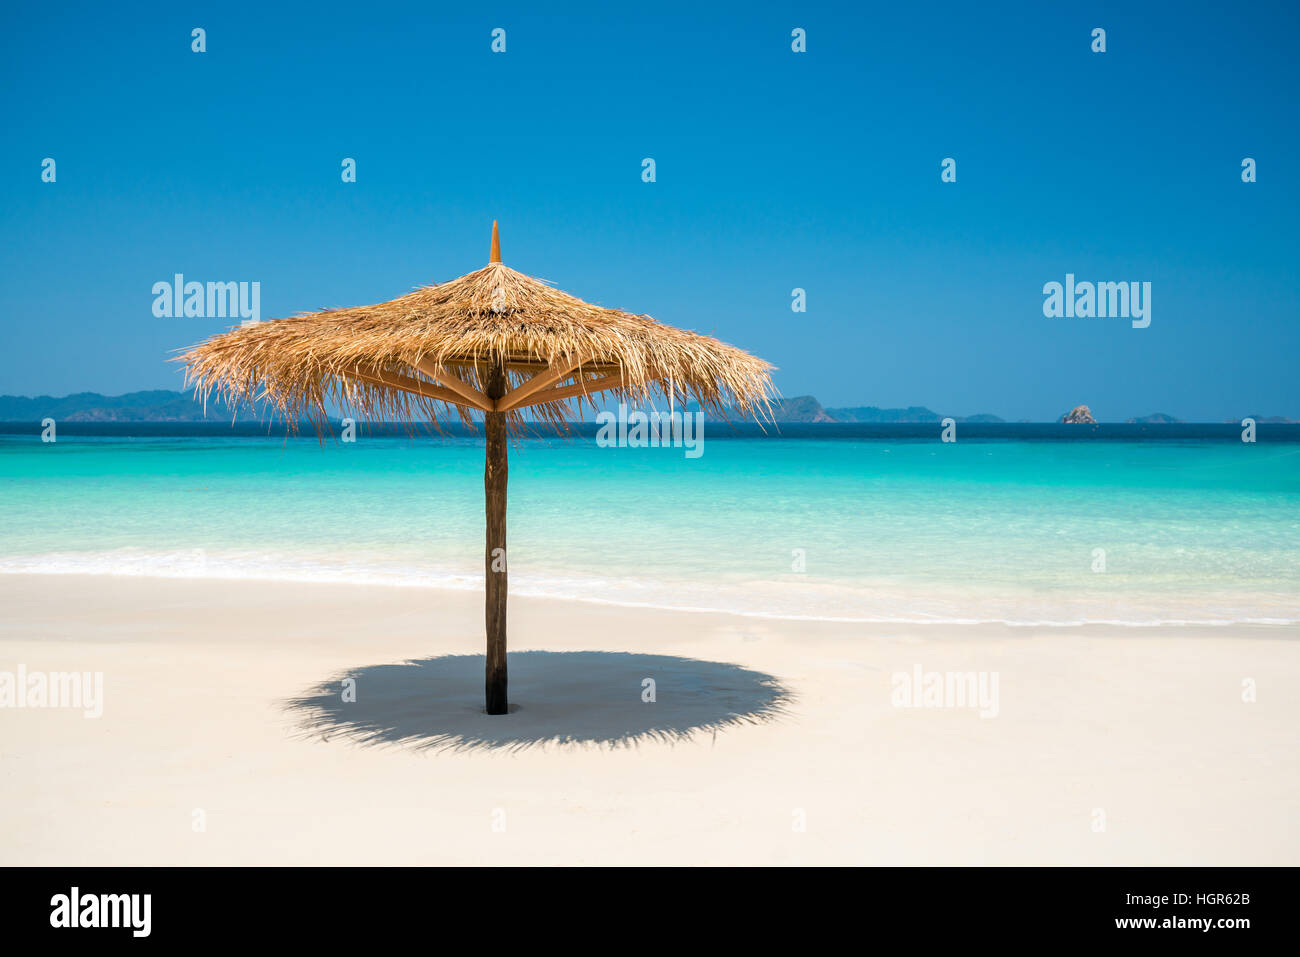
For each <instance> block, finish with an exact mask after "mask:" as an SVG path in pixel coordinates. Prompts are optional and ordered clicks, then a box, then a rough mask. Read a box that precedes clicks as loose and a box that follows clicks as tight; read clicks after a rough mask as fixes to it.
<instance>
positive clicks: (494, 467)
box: [483, 366, 510, 714]
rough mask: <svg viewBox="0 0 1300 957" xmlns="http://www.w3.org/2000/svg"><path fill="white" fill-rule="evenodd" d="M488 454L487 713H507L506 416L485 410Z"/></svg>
mask: <svg viewBox="0 0 1300 957" xmlns="http://www.w3.org/2000/svg"><path fill="white" fill-rule="evenodd" d="M506 384H507V382H506V374H505V367H504V366H500V367H498V368H494V369H493V370H491V372H490V373H489V375H488V381H487V383H486V385H487V390H486V392H487V395H488V397H489V398H492V399H499V398H501V396H502V395H503V394H504V393H505V391H506ZM484 419H485V423H484V431H485V433H486V435H487V454H486V462H485V466H484V469H483V491H484V495H485V498H486V500H487V554H486V555H485V556H484V569H485V574H486V588H485V592H486V594H487V604H486V625H487V675H486V691H487V713H488V714H506V713H508V712H509V710H510V706H509V703H508V700H507V697H506V595H507V586H506V476H507V473H508V467H507V461H506V439H507V436H506V416H505V413H504V412H486V413H484Z"/></svg>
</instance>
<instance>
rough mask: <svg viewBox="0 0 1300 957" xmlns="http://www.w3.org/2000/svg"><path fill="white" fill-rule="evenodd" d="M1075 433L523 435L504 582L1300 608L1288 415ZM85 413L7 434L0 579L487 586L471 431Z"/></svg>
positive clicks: (622, 589) (723, 598) (570, 588)
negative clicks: (83, 417)
mask: <svg viewBox="0 0 1300 957" xmlns="http://www.w3.org/2000/svg"><path fill="white" fill-rule="evenodd" d="M1073 428H1075V429H1076V431H1071V428H1064V429H1061V428H1055V429H1053V428H1051V427H1033V426H1024V427H1017V426H1002V427H985V428H979V429H976V428H969V427H968V428H966V429H964V430H963V432H962V434H961V437H960V438H959V441H957V442H955V443H949V444H945V443H941V442H940V441H938V429H937V427H930V426H918V427H901V426H900V427H892V428H891V427H869V426H863V427H848V426H846V427H802V428H800V427H783V428H782V430H781V433H780V434H779V435H778V434H771V435H767V436H764V435H761V434H760V433H758V432H757V431H755V430H753V429H741V430H738V431H737V430H732V429H731V428H730V427H728V426H726V425H725V424H723V425H718V426H712V425H710V426H706V441H705V444H704V454H703V455H702V456H700V457H699V458H693V459H692V458H688V457H687V456H686V455H685V454H684V453H683V450H682V449H674V448H654V449H652V448H602V447H599V446H598V445H597V444H596V442H595V441H594V438H593V436H594V432H593V431H592V430H586V432H585V433H584V434H580V435H577V436H575V437H572V438H567V439H565V438H555V437H544V438H530V439H524V440H522V441H520V442H518V443H517V444H515V445H513V446H512V448H511V452H510V455H511V458H510V490H509V513H508V515H509V559H510V587H511V592H512V594H516V595H543V596H555V597H563V598H573V599H580V600H587V601H600V602H613V603H619V604H625V605H631V606H637V605H652V606H661V607H673V608H686V609H714V610H723V611H734V612H742V613H745V614H750V615H761V616H775V617H810V618H830V619H843V620H861V621H882V622H884V621H888V622H912V621H926V622H933V621H952V622H973V621H999V622H1012V623H1023V624H1030V623H1035V624H1037V623H1059V624H1076V623H1083V622H1118V623H1123V624H1129V625H1152V624H1159V623H1169V622H1211V623H1227V622H1241V621H1260V622H1290V623H1294V622H1300V430H1296V429H1287V428H1283V427H1277V428H1273V429H1272V430H1269V429H1268V428H1266V427H1264V428H1261V434H1260V441H1259V442H1257V443H1255V444H1245V443H1242V442H1241V441H1240V438H1239V430H1238V429H1235V428H1232V427H1221V428H1208V429H1199V430H1198V429H1188V428H1185V429H1178V428H1175V427H1169V428H1167V429H1146V430H1141V429H1127V430H1125V429H1123V428H1117V427H1104V428H1103V429H1101V430H1096V431H1094V430H1086V431H1078V430H1077V429H1078V427H1073ZM90 431H97V432H98V433H99V434H93V435H76V434H70V433H69V430H68V428H67V427H65V428H63V429H61V431H60V433H59V439H58V441H57V442H56V443H42V442H41V441H40V436H39V429H38V428H35V427H32V428H27V427H23V428H22V429H16V430H15V431H14V432H13V433H11V434H3V435H0V489H2V492H0V574H3V573H24V572H39V573H48V574H61V573H62V574H66V573H92V574H101V575H155V576H168V577H213V578H234V579H240V578H270V579H283V580H307V581H326V582H338V583H340V584H346V583H382V584H387V585H393V586H403V587H440V588H458V589H479V588H481V587H482V575H483V571H482V568H483V482H482V470H483V446H482V441H481V439H479V438H478V437H476V436H473V435H466V434H456V435H451V436H442V437H438V436H429V435H421V436H416V437H409V436H406V435H403V434H391V435H377V434H370V435H367V434H364V433H363V434H362V435H360V436H359V437H358V440H357V441H356V442H355V443H348V444H343V443H338V442H335V441H333V440H326V441H325V442H324V443H323V444H322V443H321V442H318V441H317V439H316V438H315V437H314V436H310V437H304V438H286V437H285V436H284V434H283V430H274V431H273V434H270V435H268V434H266V430H265V429H263V430H262V431H261V433H260V434H257V433H256V432H255V430H254V432H255V434H236V433H233V432H231V431H230V430H228V429H214V428H210V427H207V428H205V427H194V428H187V427H171V428H170V429H168V428H161V429H159V428H146V427H126V426H105V427H101V428H99V429H98V430H93V429H92V430H90ZM246 431H247V430H246ZM167 432H171V433H189V434H160V433H167ZM130 433H134V434H130ZM142 433H144V434H142ZM1099 550H1100V551H1099ZM1103 562H1104V570H1103Z"/></svg>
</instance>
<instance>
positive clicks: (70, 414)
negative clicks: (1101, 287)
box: [0, 389, 1296, 425]
mask: <svg viewBox="0 0 1300 957" xmlns="http://www.w3.org/2000/svg"><path fill="white" fill-rule="evenodd" d="M772 413H773V417H774V418H775V419H776V421H777V422H807V423H835V422H845V423H865V424H873V425H875V424H891V423H911V424H916V423H931V422H932V423H935V424H938V423H939V422H941V421H942V420H943V419H944V418H947V417H949V416H947V415H944V414H942V413H939V412H935V411H934V410H932V409H929V408H927V407H925V406H921V405H913V406H908V407H907V408H905V409H882V408H879V407H877V406H874V405H864V406H848V407H836V408H829V409H828V408H825V407H824V406H823V405H822V404H821V403H820V402H818V401H817V398H816V397H815V396H811V395H800V396H792V397H790V398H786V399H781V400H780V401H778V402H774V403H773V404H772ZM950 417H951V418H952V419H953V420H955V421H957V422H967V423H999V422H1005V421H1006V420H1005V419H1002V418H1000V417H999V416H996V415H990V414H988V413H979V414H976V415H964V416H963V415H952V416H950ZM44 418H52V419H54V420H55V421H56V422H231V421H239V422H264V421H269V420H271V419H273V418H274V417H273V416H268V415H266V414H265V413H263V412H260V411H258V410H250V409H248V408H247V407H241V408H239V409H238V410H232V409H231V407H230V406H228V405H226V404H225V403H224V402H221V401H220V400H218V399H217V398H216V397H215V396H214V397H213V398H210V399H209V400H208V404H207V410H206V412H205V410H204V408H203V405H202V403H200V402H198V401H196V400H195V398H194V396H193V395H192V394H191V393H189V392H171V391H168V390H166V389H154V390H150V391H143V392H127V393H125V394H123V395H102V394H100V393H98V392H76V393H73V394H72V395H65V396H48V395H41V396H35V397H30V396H20V395H0V422H39V421H40V420H41V419H44ZM741 418H744V417H743V416H741ZM1250 418H1253V419H1254V420H1255V421H1256V422H1258V423H1261V424H1289V423H1294V422H1295V421H1296V420H1295V419H1289V418H1287V417H1286V416H1281V415H1272V416H1266V415H1252V416H1250ZM1019 421H1021V422H1027V421H1029V420H1027V419H1021V420H1019ZM1056 421H1058V422H1059V421H1060V420H1059V419H1058V420H1056ZM1127 421H1128V424H1130V425H1165V424H1179V423H1182V422H1183V420H1182V419H1178V418H1175V417H1174V416H1172V415H1169V414H1167V413H1164V412H1153V413H1151V414H1150V415H1142V416H1136V417H1133V418H1130V419H1128V420H1127ZM1225 421H1228V422H1235V423H1240V421H1241V420H1240V419H1228V420H1225Z"/></svg>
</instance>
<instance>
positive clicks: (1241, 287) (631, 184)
mask: <svg viewBox="0 0 1300 957" xmlns="http://www.w3.org/2000/svg"><path fill="white" fill-rule="evenodd" d="M1298 21H1300V14H1298V13H1297V9H1296V5H1295V4H1291V3H1275V4H1274V3H1261V4H1254V5H1249V6H1243V5H1240V4H1229V3H1222V4H1214V5H1208V4H1198V3H1169V4H1149V3H1079V4H1072V3H1042V2H1035V3H1025V4H951V5H950V4H945V3H929V4H889V5H887V6H883V5H882V6H879V7H878V6H877V5H874V4H867V5H850V4H842V5H828V4H804V3H798V4H796V3H789V4H764V3H747V4H736V5H734V6H719V5H704V4H682V5H675V4H665V3H654V4H641V5H610V4H595V3H592V4H554V5H548V7H547V10H546V12H543V11H542V10H541V9H540V7H539V5H533V4H530V5H513V4H497V5H493V6H491V7H480V6H479V5H472V4H461V5H456V6H442V5H439V4H436V3H427V2H426V3H419V4H390V3H381V2H374V3H367V4H347V5H334V4H331V3H328V2H325V3H315V4H311V5H307V4H302V5H283V6H281V5H271V4H265V3H258V4H249V5H241V4H232V3H222V4H210V5H209V4H198V5H194V6H193V7H190V8H188V9H186V8H182V7H181V6H180V5H171V4H158V5H156V6H154V7H148V6H145V5H127V6H120V5H97V6H95V7H91V8H87V9H84V10H77V11H75V12H72V13H69V12H68V11H67V10H66V9H59V8H57V7H55V6H53V5H36V4H29V5H25V6H23V7H22V8H18V7H13V8H10V9H8V10H7V11H6V14H5V24H4V29H3V30H2V31H0V44H2V48H0V54H2V55H3V56H2V60H3V62H2V63H0V71H2V73H0V75H3V87H2V89H3V92H2V94H0V96H2V97H3V108H4V116H5V118H6V122H5V131H4V134H3V137H4V146H5V148H4V149H3V150H2V151H0V223H2V224H3V228H2V229H0V242H2V243H3V253H4V256H3V263H4V265H3V271H2V272H0V322H3V326H4V334H5V341H6V345H7V348H6V349H4V350H3V351H2V352H0V393H15V394H38V393H48V394H63V393H67V392H74V391H82V390H93V391H99V392H105V393H118V392H124V391H131V390H135V389H145V388H179V386H180V377H179V372H178V370H177V369H176V368H175V367H174V366H172V365H169V364H168V363H167V362H166V361H165V360H166V358H167V356H168V355H169V354H170V353H171V351H172V350H174V349H176V348H179V347H182V346H186V345H189V344H191V343H193V342H196V341H198V340H200V339H203V338H205V337H207V336H209V335H212V334H214V333H216V332H218V331H221V330H222V329H223V328H225V327H226V326H227V325H229V323H228V322H227V321H225V320H221V319H198V318H190V319H175V318H173V319H161V318H156V317H155V316H154V315H153V312H152V308H151V307H152V303H153V296H152V294H151V288H152V286H153V284H154V283H155V282H158V281H160V280H170V278H171V277H172V275H173V274H174V273H177V272H180V273H184V274H185V276H186V278H187V279H195V280H200V281H209V280H212V281H258V282H260V283H261V301H262V313H263V315H264V316H265V317H274V316H282V315H290V314H293V313H297V312H300V311H307V310H314V309H317V308H322V307H326V306H339V305H356V304H364V303H370V302H378V301H382V300H386V299H391V298H393V297H395V296H397V295H400V294H402V293H404V292H406V291H408V290H410V289H411V288H412V287H414V286H416V285H420V284H423V283H426V282H430V281H442V280H446V279H450V278H453V277H455V276H458V275H461V274H462V273H465V272H468V271H469V270H471V269H474V268H477V267H479V266H481V265H482V264H483V263H484V262H485V261H486V258H487V244H488V235H489V229H490V224H491V221H492V219H493V218H496V219H499V220H500V221H501V229H502V245H503V252H504V257H503V258H504V259H505V261H506V262H507V264H509V265H512V266H514V267H516V268H518V269H521V270H523V271H524V272H528V273H531V274H533V275H537V276H541V277H544V278H546V279H549V280H552V281H554V282H555V283H557V284H558V285H559V286H560V287H561V288H564V289H566V290H568V291H570V292H572V293H574V294H576V295H579V296H581V297H583V298H585V299H588V300H591V301H595V302H600V303H602V304H604V305H609V306H616V307H620V308H626V309H630V310H632V311H636V312H647V313H649V314H651V315H653V316H655V317H656V318H658V319H660V320H661V321H664V322H668V323H672V324H674V325H679V326H683V327H686V328H692V329H696V330H698V331H701V332H706V333H710V334H713V335H716V336H718V337H720V338H722V339H724V340H726V341H728V342H732V343H735V344H736V345H739V346H741V347H743V348H745V349H748V350H749V351H752V352H754V353H756V354H758V355H760V356H763V357H764V358H766V359H768V360H769V361H771V362H773V363H775V364H776V365H777V366H779V367H780V369H779V372H778V373H777V384H778V386H779V387H780V388H781V390H782V391H783V392H784V393H785V394H786V395H800V394H806V393H812V394H814V395H816V396H817V397H818V398H819V399H821V400H822V402H823V403H824V404H826V405H830V406H836V405H881V406H897V405H912V404H917V405H927V406H929V407H931V408H933V409H935V410H936V411H940V412H943V413H945V414H957V415H963V414H972V413H976V412H992V413H995V414H998V415H1001V416H1003V417H1005V418H1009V419H1019V418H1029V419H1047V418H1054V417H1056V416H1058V415H1060V414H1061V412H1062V411H1064V410H1066V409H1068V408H1070V407H1071V406H1073V405H1075V404H1078V403H1081V402H1084V403H1088V404H1089V405H1091V406H1092V408H1093V410H1094V412H1095V413H1097V414H1098V416H1099V417H1100V418H1102V419H1111V420H1113V419H1123V418H1127V417H1128V416H1130V415H1138V414H1144V413H1148V412H1154V411H1164V412H1169V413H1172V414H1175V415H1178V416H1180V417H1182V418H1187V419H1194V420H1201V421H1219V420H1223V419H1227V418H1231V417H1234V416H1237V417H1239V416H1241V415H1244V414H1248V413H1262V414H1284V415H1290V416H1293V417H1300V386H1298V385H1297V381H1300V376H1298V375H1297V360H1298V359H1300V331H1298V328H1297V327H1298V323H1297V318H1298V313H1300V308H1298V307H1297V301H1296V298H1295V296H1296V276H1297V272H1298V270H1297V268H1296V263H1297V259H1298V255H1297V254H1298V253H1300V240H1298V239H1297V222H1298V219H1297V212H1298V211H1300V204H1298V203H1297V200H1298V198H1300V190H1298V187H1297V155H1298V154H1300V142H1297V140H1298V139H1300V134H1297V130H1296V126H1297V123H1296V119H1297V116H1300V109H1297V103H1296V99H1297V92H1298V91H1300V82H1298V80H1300V66H1298V65H1297V64H1298V63H1300V58H1297V57H1295V56H1294V44H1295V40H1296V36H1297V25H1298ZM194 27H202V28H204V29H205V30H206V31H207V52H206V53H202V54H199V53H194V52H192V51H191V48H190V47H191V29H192V28H194ZM496 27H501V28H504V29H505V30H506V52H505V53H504V54H494V53H493V52H492V51H491V49H490V44H491V31H492V30H493V28H496ZM796 27H801V28H803V29H805V30H806V31H807V47H808V50H807V52H806V53H803V54H796V53H793V52H792V51H791V49H790V43H791V37H790V34H791V30H792V29H794V28H796ZM1094 27H1103V28H1104V29H1105V30H1106V31H1107V37H1106V40H1107V51H1106V52H1105V53H1104V54H1095V53H1093V52H1091V50H1090V45H1091V42H1092V41H1091V36H1090V34H1091V31H1092V29H1093V28H1094ZM45 157H52V158H54V159H55V161H56V163H57V167H56V169H57V181H56V182H54V183H43V182H42V181H41V163H42V160H43V159H44V158H45ZM344 157H353V158H355V159H356V161H357V182H356V183H346V184H345V183H343V182H342V181H341V178H340V164H341V161H342V159H343V158H344ZM645 157H653V158H654V159H655V161H656V167H657V181H656V182H654V183H644V182H642V180H641V168H642V167H641V162H642V159H643V158H645ZM945 157H953V158H954V159H956V161H957V182H956V183H942V182H941V181H940V162H941V160H942V159H943V158H945ZM1244 157H1253V158H1254V159H1255V160H1256V161H1257V163H1258V182H1256V183H1252V184H1245V183H1243V182H1242V181H1241V175H1240V174H1241V161H1242V159H1243V158H1244ZM1067 272H1071V273H1074V274H1075V275H1076V276H1077V277H1078V278H1079V279H1080V280H1085V279H1087V280H1094V281H1149V282H1151V283H1152V322H1151V325H1150V327H1149V328H1146V329H1133V328H1131V326H1130V324H1129V323H1128V322H1126V321H1123V320H1095V319H1094V320H1083V319H1048V318H1045V317H1044V316H1043V312H1042V305H1043V298H1044V297H1043V293H1042V287H1043V284H1044V283H1046V282H1048V281H1052V280H1056V281H1063V280H1064V277H1065V274H1066V273H1067ZM795 287H800V288H803V289H805V290H806V291H807V312H806V313H794V312H792V311H791V308H790V303H791V290H792V289H794V288H795Z"/></svg>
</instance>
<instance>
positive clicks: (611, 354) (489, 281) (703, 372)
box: [176, 262, 777, 434]
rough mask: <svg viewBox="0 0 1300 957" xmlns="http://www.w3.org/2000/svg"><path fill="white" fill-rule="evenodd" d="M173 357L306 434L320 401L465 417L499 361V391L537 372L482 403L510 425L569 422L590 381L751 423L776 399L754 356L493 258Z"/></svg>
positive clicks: (321, 421)
mask: <svg viewBox="0 0 1300 957" xmlns="http://www.w3.org/2000/svg"><path fill="white" fill-rule="evenodd" d="M176 361H180V362H184V363H185V364H186V384H187V386H188V385H193V386H194V388H195V390H196V393H197V394H198V395H199V396H201V397H202V399H203V400H204V401H205V402H206V400H207V398H208V397H209V396H210V395H211V394H212V393H213V392H214V390H215V391H216V393H217V395H218V396H220V397H221V398H222V399H224V400H226V401H227V402H229V403H231V404H232V405H234V404H240V403H246V404H253V403H266V404H267V405H269V407H270V408H271V409H272V410H273V411H274V412H275V413H276V414H277V415H279V416H283V417H284V418H285V419H287V420H288V421H289V423H290V427H292V426H293V423H296V422H298V421H300V420H306V421H310V422H311V423H312V424H313V425H314V427H315V428H316V430H317V432H321V431H322V430H323V429H327V428H328V416H327V413H326V408H327V405H331V404H332V405H334V406H336V407H339V408H345V409H350V410H355V412H356V413H357V414H358V415H359V417H360V418H362V419H365V420H369V421H394V420H400V421H404V422H409V421H412V420H425V421H429V422H431V423H434V424H435V426H436V424H437V422H438V421H439V419H440V418H443V417H445V416H447V415H449V413H450V412H451V410H452V409H453V408H454V409H455V412H456V414H457V415H458V416H459V418H460V421H461V422H462V423H463V424H465V425H470V424H471V422H472V421H473V419H472V416H471V412H470V409H471V408H480V407H481V405H482V399H483V398H484V395H483V394H485V393H486V392H487V389H486V385H487V382H488V377H489V373H490V371H491V370H492V369H493V368H496V369H501V368H502V367H504V370H505V373H506V388H507V389H508V390H513V389H517V388H519V387H521V386H524V384H525V383H528V382H530V380H533V378H534V377H535V376H543V375H544V376H545V378H544V379H538V380H537V381H536V382H534V384H533V385H532V386H531V387H526V388H525V389H524V390H523V391H525V392H527V391H529V389H531V390H532V391H531V394H528V395H526V396H521V397H520V400H519V401H520V404H518V405H514V406H512V407H510V408H508V409H507V408H500V407H497V408H495V409H494V410H495V411H504V412H505V414H506V418H507V423H508V425H509V427H510V429H511V431H512V432H514V433H516V434H517V433H519V432H521V431H523V430H524V428H525V426H526V424H527V420H526V419H525V418H524V416H523V411H524V409H531V411H532V415H534V416H535V417H536V420H538V421H541V422H543V423H549V424H553V425H555V426H558V427H561V428H562V427H563V426H564V424H565V422H566V421H567V420H569V419H571V418H573V411H574V408H573V406H571V405H570V403H573V405H574V406H576V408H577V409H578V410H579V411H580V410H581V407H582V403H583V402H584V401H585V402H587V403H588V404H590V405H591V407H592V408H593V409H594V408H595V401H594V398H593V397H594V395H595V394H596V393H597V392H600V391H609V392H611V393H612V394H613V395H615V396H617V397H618V398H619V399H620V400H622V401H627V402H629V403H638V402H642V401H644V400H647V399H653V398H654V397H656V396H659V397H662V398H663V399H665V400H666V401H672V402H675V403H678V402H679V403H682V405H683V406H684V405H685V403H686V402H687V401H689V400H690V399H694V400H695V401H696V402H698V403H699V405H700V407H701V408H703V409H704V410H706V411H707V412H709V413H711V414H719V415H722V416H724V417H725V416H726V414H727V412H728V411H730V410H733V409H734V410H735V411H736V412H737V413H738V414H741V415H746V416H753V417H754V418H755V419H759V420H760V421H762V420H764V419H770V418H771V405H770V403H771V401H772V400H773V399H775V398H776V397H777V393H776V390H775V387H774V386H773V384H772V379H771V370H772V369H773V367H772V366H771V365H769V364H768V363H767V362H764V361H763V360H762V359H759V358H756V357H755V356H752V355H750V354H749V353H747V352H744V351H742V350H740V349H737V348H735V347H734V346H730V345H727V344H726V343H723V342H719V341H718V340H716V339H713V338H711V337H709V336H704V335H699V334H697V333H694V332H687V331H684V330H681V329H675V328H673V327H672V326H666V325H663V324H661V323H658V322H656V321H655V320H654V319H652V318H650V317H649V316H645V315H634V314H632V313H627V312H622V311H620V310H617V309H605V308H602V307H600V306H594V305H591V304H590V303H586V302H583V301H582V300H581V299H578V298H576V297H575V296H571V295H569V294H568V293H565V292H562V291H560V290H559V289H556V288H554V286H552V285H550V284H549V283H547V282H544V281H542V280H539V279H534V278H532V277H531V276H527V275H524V274H523V273H520V272H517V271H515V270H514V269H511V268H509V267H508V266H505V265H503V264H502V263H500V262H492V263H490V264H489V265H487V266H486V267H484V268H483V269H479V270H477V271H475V272H471V273H469V274H467V275H464V276H461V277H460V278H459V279H455V280H452V281H451V282H447V283H443V284H441V285H431V286H426V287H423V288H420V289H417V290H415V291H414V292H411V293H409V294H408V295H405V296H402V297H400V298H398V299H394V300H392V301H391V302H384V303H379V304H378V305H373V306H359V307H354V308H346V309H331V310H326V311H324V312H317V313H312V314H308V315H300V316H295V317H291V318H286V319H273V320H268V321H266V322H261V323H256V324H253V325H249V326H243V327H239V328H235V329H232V330H230V331H229V332H226V333H223V334H221V335H218V336H215V337H213V338H211V339H209V340H207V341H206V342H203V343H201V344H200V345H197V346H194V347H192V348H191V349H188V350H185V351H183V352H182V354H181V355H180V356H179V357H178V359H177V360H176ZM560 373H562V374H560ZM466 386H468V388H465V387H466ZM476 395H477V398H475V396H476ZM507 397H509V394H507ZM475 402H478V403H479V405H475ZM489 404H490V405H491V404H493V403H492V400H489Z"/></svg>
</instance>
